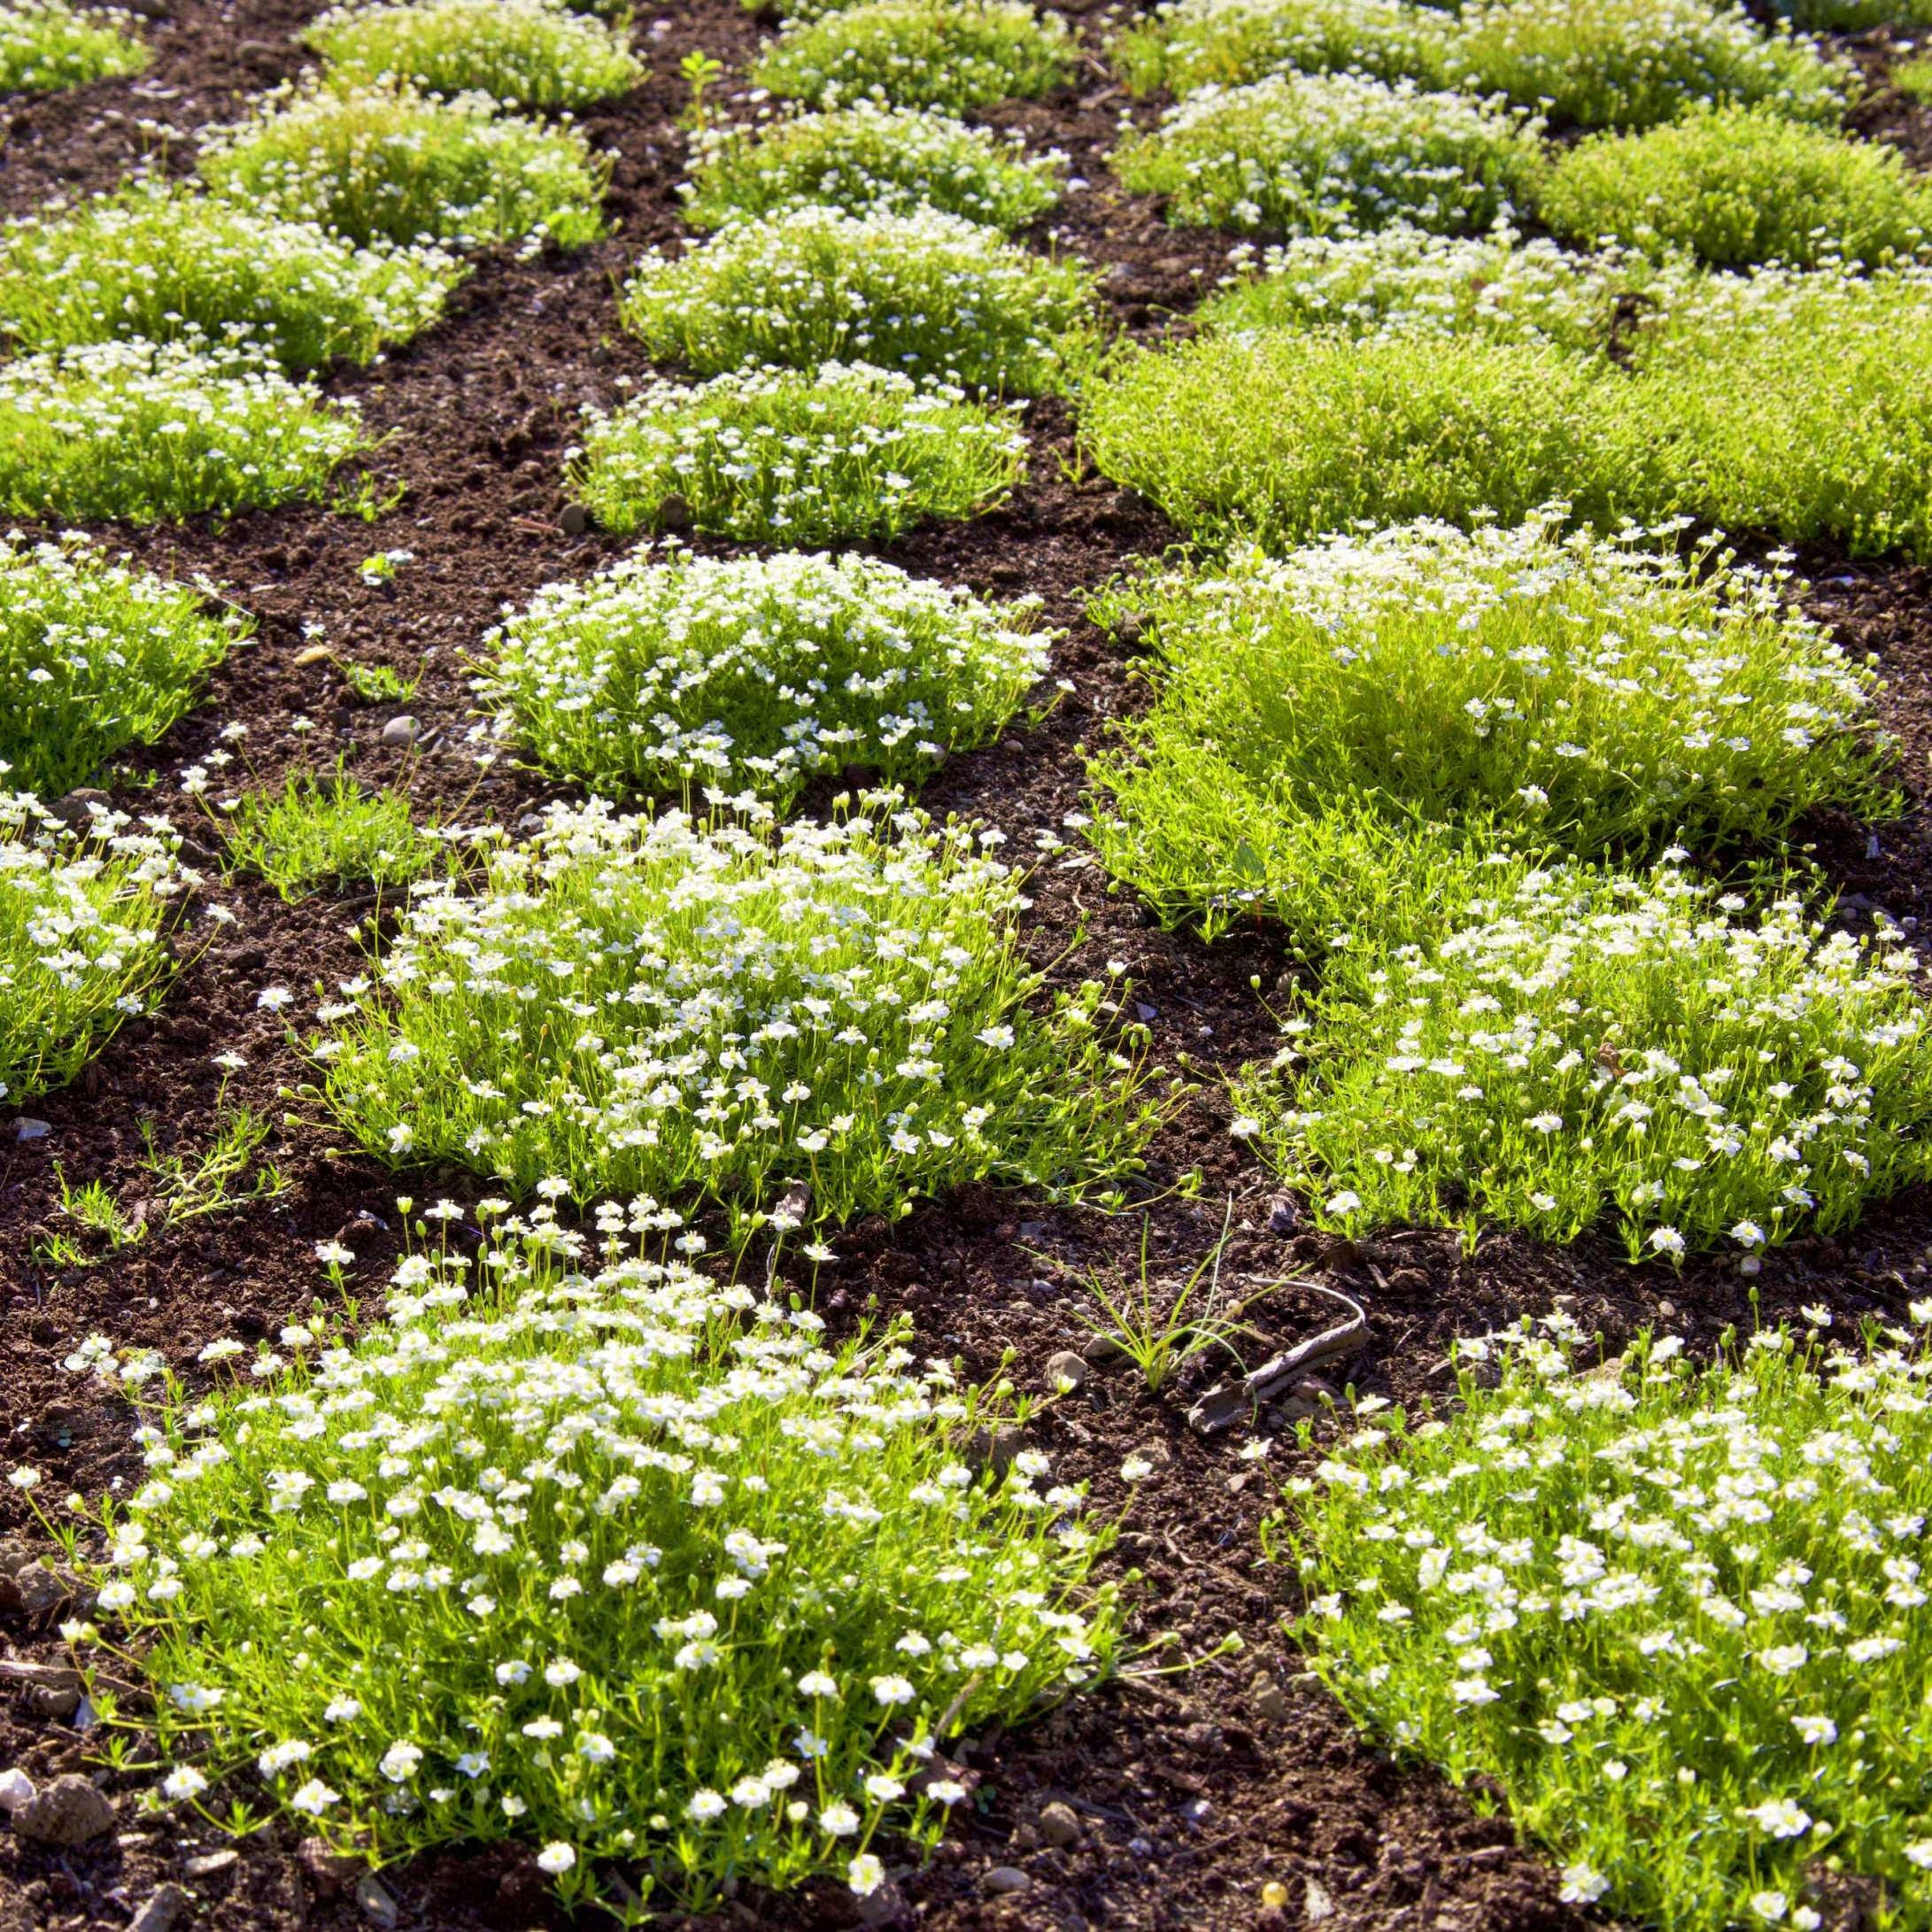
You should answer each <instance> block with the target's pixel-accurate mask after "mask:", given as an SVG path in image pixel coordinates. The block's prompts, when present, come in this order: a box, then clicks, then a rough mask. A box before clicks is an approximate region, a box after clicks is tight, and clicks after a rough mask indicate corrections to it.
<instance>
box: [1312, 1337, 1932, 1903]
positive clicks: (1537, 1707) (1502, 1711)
mask: <svg viewBox="0 0 1932 1932" xmlns="http://www.w3.org/2000/svg"><path fill="white" fill-rule="evenodd" d="M1806 1312H1807V1315H1811V1316H1812V1318H1813V1319H1814V1320H1816V1321H1818V1322H1820V1323H1821V1324H1826V1323H1828V1322H1829V1320H1830V1317H1829V1316H1828V1314H1826V1313H1825V1312H1824V1311H1823V1310H1818V1311H1817V1312H1816V1314H1815V1315H1813V1314H1812V1311H1811V1310H1807V1311H1806ZM1928 1314H1932V1308H1928V1305H1927V1304H1926V1303H1924V1302H1915V1303H1913V1307H1912V1315H1913V1320H1914V1322H1915V1323H1918V1322H1922V1321H1923V1320H1924V1319H1925V1318H1926V1317H1927V1316H1928ZM1543 1326H1544V1328H1545V1331H1546V1333H1544V1334H1536V1333H1532V1332H1527V1331H1526V1332H1524V1333H1518V1334H1516V1335H1513V1336H1511V1337H1509V1338H1506V1339H1505V1338H1503V1337H1492V1338H1489V1339H1488V1340H1487V1341H1475V1340H1472V1341H1468V1342H1465V1343H1464V1344H1462V1345H1461V1346H1460V1348H1459V1349H1458V1350H1457V1354H1458V1356H1459V1359H1460V1363H1461V1372H1460V1390H1459V1393H1460V1396H1461V1402H1460V1403H1459V1404H1458V1405H1457V1406H1456V1407H1455V1408H1453V1409H1449V1410H1445V1411H1444V1412H1443V1413H1442V1414H1440V1415H1438V1414H1434V1413H1432V1412H1430V1409H1429V1406H1428V1405H1427V1404H1425V1405H1424V1407H1423V1410H1421V1411H1420V1412H1419V1413H1418V1412H1414V1411H1409V1412H1405V1411H1404V1410H1400V1409H1395V1410H1391V1409H1388V1408H1387V1407H1386V1405H1379V1404H1377V1403H1373V1402H1370V1401H1364V1402H1363V1403H1359V1404H1358V1405H1357V1408H1356V1415H1357V1417H1359V1418H1361V1419H1360V1422H1359V1423H1358V1424H1356V1425H1355V1426H1349V1424H1347V1423H1345V1424H1344V1434H1342V1436H1341V1440H1339V1441H1334V1442H1333V1443H1332V1444H1330V1443H1328V1442H1326V1441H1325V1442H1324V1446H1325V1448H1327V1449H1328V1455H1327V1457H1326V1458H1325V1460H1324V1461H1323V1462H1322V1463H1321V1464H1320V1466H1319V1467H1318V1470H1317V1471H1316V1473H1315V1475H1314V1477H1313V1479H1308V1478H1299V1479H1297V1480H1294V1482H1292V1483H1290V1484H1289V1485H1288V1488H1289V1492H1290V1504H1289V1507H1290V1511H1291V1514H1290V1516H1289V1519H1288V1520H1287V1525H1286V1526H1285V1527H1283V1528H1282V1541H1283V1542H1284V1543H1285V1544H1286V1546H1287V1547H1286V1551H1285V1553H1286V1554H1287V1555H1289V1556H1291V1557H1293V1558H1294V1560H1295V1561H1296V1562H1297V1564H1298V1565H1299V1575H1300V1582H1301V1588H1302V1590H1303V1591H1305V1592H1306V1594H1307V1598H1308V1599H1309V1604H1308V1610H1307V1611H1306V1613H1305V1614H1304V1616H1303V1617H1302V1619H1301V1625H1300V1634H1301V1637H1302V1642H1303V1643H1304V1644H1305V1645H1306V1646H1307V1648H1308V1650H1309V1652H1310V1658H1311V1661H1312V1662H1313V1663H1314V1665H1315V1666H1316V1668H1317V1669H1318V1671H1319V1672H1320V1673H1321V1674H1322V1676H1323V1677H1324V1679H1325V1681H1327V1683H1328V1684H1329V1686H1330V1688H1331V1689H1333V1690H1334V1691H1335V1693H1336V1695H1337V1696H1339V1697H1340V1698H1341V1701H1342V1704H1344V1706H1345V1707H1346V1708H1347V1709H1348V1710H1349V1712H1350V1714H1351V1715H1352V1716H1354V1717H1355V1719H1356V1721H1357V1722H1358V1723H1360V1724H1361V1725H1363V1726H1364V1728H1366V1729H1368V1730H1369V1731H1371V1732H1372V1733H1373V1734H1374V1735H1375V1736H1376V1737H1377V1738H1378V1739H1379V1740H1381V1741H1383V1742H1385V1743H1387V1744H1388V1745H1389V1746H1391V1747H1392V1748H1393V1749H1394V1750H1395V1751H1396V1752H1397V1754H1398V1755H1399V1756H1400V1757H1401V1758H1403V1759H1404V1760H1408V1761H1413V1762H1418V1763H1425V1764H1433V1765H1435V1766H1441V1768H1442V1769H1443V1770H1445V1771H1446V1772H1447V1773H1448V1774H1449V1776H1450V1777H1451V1778H1452V1779H1455V1780H1456V1781H1458V1782H1461V1781H1473V1780H1474V1779H1476V1778H1479V1777H1480V1778H1481V1779H1482V1780H1483V1781H1484V1782H1485V1785H1486V1786H1487V1787H1488V1789H1492V1790H1496V1791H1498V1792H1499V1793H1500V1795H1501V1797H1503V1798H1505V1799H1506V1800H1507V1802H1508V1804H1509V1808H1510V1813H1511V1817H1512V1819H1513V1820H1514V1821H1515V1822H1516V1824H1517V1826H1518V1827H1519V1828H1520V1829H1521V1830H1523V1831H1524V1832H1525V1833H1526V1835H1528V1836H1529V1837H1530V1838H1532V1839H1533V1840H1534V1841H1537V1842H1539V1843H1542V1844H1543V1845H1545V1846H1547V1847H1549V1850H1550V1851H1553V1852H1554V1853H1555V1854H1556V1856H1557V1858H1558V1859H1560V1860H1562V1861H1563V1863H1564V1872H1563V1891H1564V1897H1565V1899H1567V1900H1569V1901H1570V1902H1572V1903H1573V1904H1579V1905H1585V1904H1599V1905H1600V1909H1602V1910H1603V1911H1604V1912H1605V1913H1613V1914H1614V1915H1615V1917H1616V1918H1617V1919H1618V1920H1619V1921H1623V1922H1628V1923H1635V1924H1645V1925H1657V1926H1663V1927H1667V1928H1672V1932H1720V1928H1726V1927H1731V1926H1789V1927H1793V1928H1800V1932H1804V1928H1812V1927H1814V1926H1817V1925H1819V1924H1821V1923H1829V1920H1828V1919H1826V1918H1824V1916H1823V1915H1822V1914H1821V1913H1820V1912H1819V1910H1818V1905H1814V1904H1812V1903H1810V1901H1812V1900H1817V1901H1818V1902H1819V1903H1820V1904H1828V1903H1829V1901H1830V1900H1831V1899H1832V1898H1833V1897H1835V1896H1837V1897H1842V1896H1845V1894H1846V1893H1851V1894H1852V1895H1854V1896H1860V1897H1876V1898H1882V1900H1883V1904H1882V1905H1881V1906H1880V1907H1879V1908H1878V1909H1879V1910H1880V1911H1881V1912H1882V1913H1883V1915H1884V1917H1885V1918H1886V1919H1887V1920H1889V1922H1891V1923H1893V1924H1897V1925H1918V1924H1922V1923H1924V1922H1925V1921H1926V1920H1927V1919H1928V1916H1932V1878H1928V1871H1932V1817H1928V1812H1927V1805H1926V1796H1925V1794H1926V1791H1927V1789H1928V1781H1927V1769H1928V1766H1927V1763H1926V1758H1927V1751H1928V1740H1927V1733H1926V1727H1925V1723H1924V1719H1923V1715H1922V1712H1923V1702H1924V1692H1925V1680H1926V1635H1925V1611H1924V1604H1925V1591H1924V1589H1923V1588H1921V1586H1920V1563H1921V1561H1922V1558H1923V1556H1924V1543H1923V1541H1922V1538H1921V1535H1920V1526H1921V1524H1922V1522H1923V1520H1924V1512H1925V1510H1926V1507H1927V1505H1928V1503H1932V1479H1928V1473H1927V1472H1928V1456H1932V1441H1928V1431H1927V1416H1928V1403H1927V1399H1926V1379H1927V1372H1928V1364H1927V1357H1926V1354H1925V1350H1924V1348H1923V1345H1922V1343H1920V1341H1918V1340H1917V1339H1916V1338H1914V1337H1913V1336H1911V1335H1910V1334H1908V1333H1903V1332H1901V1331H1899V1330H1897V1329H1884V1330H1882V1331H1875V1332H1874V1331H1872V1330H1868V1331H1867V1332H1866V1334H1865V1336H1864V1338H1863V1340H1862V1342H1861V1341H1860V1340H1859V1338H1858V1337H1856V1336H1853V1335H1849V1334H1848V1335H1845V1336H1844V1337H1843V1344H1842V1346H1841V1344H1840V1342H1839V1340H1838V1338H1837V1337H1833V1338H1832V1339H1831V1341H1830V1342H1829V1344H1828V1343H1827V1341H1826V1339H1825V1338H1824V1337H1823V1336H1816V1337H1813V1338H1810V1339H1807V1340H1805V1341H1797V1342H1794V1340H1793V1338H1792V1337H1791V1336H1790V1335H1789V1334H1788V1333H1783V1332H1781V1331H1780V1332H1768V1331H1767V1332H1764V1333H1758V1334H1756V1335H1753V1336H1751V1337H1750V1338H1749V1341H1748V1342H1746V1343H1745V1344H1744V1345H1743V1346H1738V1345H1736V1344H1735V1338H1727V1342H1726V1345H1725V1347H1724V1349H1723V1350H1722V1352H1721V1353H1720V1354H1719V1356H1718V1358H1717V1359H1716V1360H1715V1361H1714V1362H1712V1364H1710V1365H1709V1366H1707V1367H1701V1368H1700V1367H1693V1366H1692V1365H1691V1364H1690V1362H1689V1359H1688V1358H1687V1357H1686V1356H1685V1355H1684V1354H1683V1352H1682V1345H1681V1343H1680V1342H1679V1341H1677V1339H1676V1338H1675V1337H1670V1338H1666V1339H1665V1340H1662V1341H1655V1340H1652V1339H1651V1338H1650V1337H1649V1336H1640V1337H1639V1338H1638V1340H1637V1341H1636V1342H1635V1343H1634V1345H1633V1346H1632V1347H1631V1348H1630V1349H1628V1351H1627V1353H1626V1354H1625V1355H1624V1356H1622V1357H1621V1358H1620V1359H1619V1360H1618V1361H1615V1362H1613V1363H1609V1364H1602V1365H1600V1366H1599V1365H1598V1364H1596V1363H1595V1362H1594V1361H1593V1360H1592V1357H1591V1354H1590V1352H1589V1351H1588V1344H1587V1342H1586V1341H1585V1338H1584V1337H1583V1336H1582V1335H1581V1334H1580V1333H1578V1331H1577V1329H1576V1327H1575V1325H1574V1324H1573V1322H1572V1321H1570V1320H1569V1319H1568V1318H1566V1317H1552V1318H1549V1320H1548V1321H1547V1322H1546V1323H1545V1324H1544V1325H1543ZM1498 1359H1499V1361H1500V1367H1498V1365H1497V1362H1498ZM1377 1408H1379V1410H1380V1412H1379V1413H1375V1414H1373V1415H1372V1418H1371V1415H1370V1411H1371V1410H1374V1409H1377ZM1840 1888H1843V1890H1841V1889H1840Z"/></svg>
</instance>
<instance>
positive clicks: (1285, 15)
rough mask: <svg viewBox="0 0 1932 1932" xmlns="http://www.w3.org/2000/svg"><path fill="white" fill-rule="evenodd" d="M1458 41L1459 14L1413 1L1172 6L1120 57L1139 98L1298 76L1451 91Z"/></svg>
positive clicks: (1128, 32) (1119, 48) (1192, 2)
mask: <svg viewBox="0 0 1932 1932" xmlns="http://www.w3.org/2000/svg"><path fill="white" fill-rule="evenodd" d="M1455 34H1456V20H1455V18H1454V15H1453V13H1451V12H1447V11H1444V10H1441V9H1438V8H1436V7H1433V6H1416V5H1412V4H1410V0H1165V4H1163V5H1162V6H1159V7H1157V8H1156V9H1155V11H1154V12H1153V13H1151V14H1147V15H1143V16H1141V17H1140V19H1137V20H1136V21H1135V22H1134V24H1133V25H1132V26H1131V27H1127V28H1126V29H1125V30H1124V32H1123V33H1122V34H1121V35H1120V36H1119V38H1118V39H1117V41H1116V42H1115V43H1114V47H1113V56H1114V61H1115V64H1116V66H1118V67H1119V69H1120V71H1121V73H1123V74H1124V76H1125V78H1126V81H1127V84H1128V86H1129V87H1130V88H1132V89H1133V91H1134V92H1135V93H1136V94H1148V93H1151V92H1153V91H1154V89H1156V88H1163V87H1164V88H1167V89H1170V90H1171V92H1172V93H1174V94H1176V95H1188V94H1192V93H1193V92H1194V89H1196V88H1202V87H1240V86H1241V85H1243V84H1244V83H1246V82H1248V81H1259V80H1263V79H1264V78H1266V76H1268V75H1269V74H1271V73H1286V72H1287V71H1289V70H1290V69H1299V70H1300V71H1301V72H1302V73H1335V72H1342V71H1346V72H1348V73H1364V74H1370V75H1372V76H1373V77H1374V78H1375V79H1377V80H1380V81H1399V80H1403V79H1408V80H1414V81H1420V82H1421V83H1422V84H1423V85H1424V86H1426V87H1445V86H1447V85H1448V84H1449V81H1451V79H1452V78H1453V76H1452V73H1451V67H1452V65H1453V50H1454V44H1455Z"/></svg>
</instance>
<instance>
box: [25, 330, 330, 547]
mask: <svg viewBox="0 0 1932 1932" xmlns="http://www.w3.org/2000/svg"><path fill="white" fill-rule="evenodd" d="M367 447H368V444H367V440H366V438H365V437H364V436H363V434H362V428H361V421H360V418H359V415H358V413H357V411H356V408H355V406H354V404H353V403H349V402H331V401H328V400H326V399H325V398H323V396H322V395H321V392H320V391H319V390H316V389H314V388H313V387H312V386H310V385H308V384H306V383H296V382H291V381H290V379H289V377H287V376H286V375H283V374H282V371H281V370H280V369H279V368H277V367H274V366H273V365H272V364H261V363H256V362H253V361H250V360H246V359H242V358H240V357H238V356H233V355H230V356H224V357H222V358H220V359H213V358H210V357H207V356H204V355H199V354H197V353H196V352H193V351H192V350H189V349H188V348H185V347H183V346H182V345H181V344H162V345H159V346H157V345H156V344H151V343H145V342H131V343H99V344H92V345H89V346H83V347H81V348H75V349H68V350H65V351H63V352H60V353H59V354H58V355H37V356H23V357H21V358H20V359H19V360H17V361H14V362H10V363H7V364H5V365H4V367H0V505H4V506H5V508H6V510H7V512H8V513H9V514H12V515H17V516H28V517H52V518H58V519H61V520H64V521H66V522H76V523H81V522H94V521H97V520H99V519H103V518H107V517H122V518H126V519H128V521H130V522H152V521H153V520H154V519H155V518H157V517H164V516H192V515H195V514H197V513H198V512H200V511H204V510H216V511H220V510H242V509H253V508H258V507H259V506H264V505H267V504H273V503H286V502H289V501H290V500H292V499H295V498H318V497H320V496H321V495H322V494H323V493H324V491H326V490H327V488H328V479H329V476H330V475H331V474H332V473H333V471H334V470H335V468H336V465H337V464H339V463H342V462H344V461H345V460H347V459H348V458H350V457H352V456H353V455H355V454H356V453H357V452H359V451H361V450H363V449H366V448H367Z"/></svg>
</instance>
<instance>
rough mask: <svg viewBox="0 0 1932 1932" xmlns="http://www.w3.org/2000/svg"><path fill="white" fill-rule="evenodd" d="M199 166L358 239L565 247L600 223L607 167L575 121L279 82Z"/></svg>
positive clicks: (266, 205)
mask: <svg viewBox="0 0 1932 1932" xmlns="http://www.w3.org/2000/svg"><path fill="white" fill-rule="evenodd" d="M200 167H201V172H202V174H203V175H204V176H205V177H206V179H207V180H208V181H209V182H210V183H211V184H212V185H213V187H215V188H216V189H220V190H221V191H222V192H224V193H227V194H229V195H232V196H234V197H237V198H238V199H240V200H242V201H243V203H245V204H246V205H249V206H251V207H256V208H259V209H261V210H263V211H265V212H267V213H274V214H280V215H284V216H287V217H288V218H290V220H298V221H317V222H320V223H321V225H322V226H323V227H325V228H333V229H335V230H336V233H337V234H338V235H343V236H347V237H348V239H349V240H350V241H352V242H354V243H357V244H358V245H359V246H367V244H368V243H371V242H374V241H376V240H378V239H381V240H386V241H390V242H394V243H398V244H401V245H404V246H406V245H408V244H409V243H414V242H420V241H438V242H447V243H452V245H456V246H462V247H481V246H483V245H485V244H487V243H491V242H506V241H518V240H522V239H523V238H525V237H537V236H543V237H546V238H547V239H549V240H551V241H553V242H556V243H560V244H562V245H564V246H567V247H575V246H576V245H577V244H579V243H583V242H590V241H594V240H595V239H596V238H597V237H598V236H599V235H601V234H602V233H603V232H604V218H603V213H602V211H601V208H600V205H599V204H600V203H601V201H602V199H603V194H604V189H605V185H606V183H607V181H608V180H609V176H610V163H609V160H608V158H599V157H597V156H595V155H593V154H592V153H591V146H590V143H589V142H588V141H586V140H585V139H584V137H583V135H582V134H581V133H580V132H579V131H578V130H577V129H576V128H568V127H545V126H543V125H541V124H540V123H539V122H537V121H535V120H524V119H522V118H521V117H520V116H517V115H514V114H506V113H503V112H498V109H497V107H496V106H495V104H493V103H491V102H490V101H487V100H485V99H483V97H480V96H477V95H467V96H465V97H462V98H460V99H458V100H453V101H438V100H434V99H431V98H429V97H426V96H424V95H421V94H417V93H415V92H413V91H412V90H411V89H408V88H406V87H402V86H391V85H387V84H383V83H375V84H372V85H369V86H366V87H365V86H352V85H348V84H343V85H336V84H332V83H328V82H309V83H306V84H305V85H303V86H301V87H285V88H281V89H276V91H275V92H274V93H273V94H270V95H268V96H267V97H265V98H264V100H263V103H262V104H261V107H260V109H259V112H257V114H256V116H255V118H254V119H253V120H247V121H243V122H241V123H240V124H239V125H237V126H236V127H233V128H220V129H217V130H215V131H214V132H213V134H211V135H208V136H206V137H205V139H204V141H203V144H202V152H201V161H200Z"/></svg>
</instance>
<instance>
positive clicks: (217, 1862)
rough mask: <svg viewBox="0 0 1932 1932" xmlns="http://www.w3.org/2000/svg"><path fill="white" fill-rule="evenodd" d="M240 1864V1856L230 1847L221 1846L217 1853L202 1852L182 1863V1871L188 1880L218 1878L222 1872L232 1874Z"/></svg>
mask: <svg viewBox="0 0 1932 1932" xmlns="http://www.w3.org/2000/svg"><path fill="white" fill-rule="evenodd" d="M241 1862H242V1854H241V1853H240V1852H239V1851H236V1850H234V1849H233V1847H232V1846H223V1847H222V1849H221V1850H220V1851H204V1852H201V1853H199V1854H198V1855H197V1856H196V1857H194V1858H192V1859H184V1860H183V1861H182V1871H184V1872H185V1873H186V1874H188V1875H189V1878H219V1877H220V1875H221V1874H222V1873H224V1872H232V1871H233V1870H234V1869H235V1867H236V1866H237V1865H239V1864H240V1863H241Z"/></svg>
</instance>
